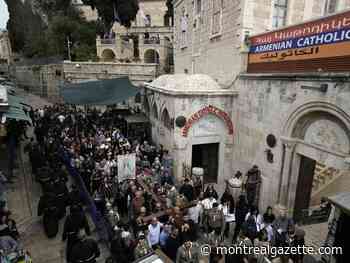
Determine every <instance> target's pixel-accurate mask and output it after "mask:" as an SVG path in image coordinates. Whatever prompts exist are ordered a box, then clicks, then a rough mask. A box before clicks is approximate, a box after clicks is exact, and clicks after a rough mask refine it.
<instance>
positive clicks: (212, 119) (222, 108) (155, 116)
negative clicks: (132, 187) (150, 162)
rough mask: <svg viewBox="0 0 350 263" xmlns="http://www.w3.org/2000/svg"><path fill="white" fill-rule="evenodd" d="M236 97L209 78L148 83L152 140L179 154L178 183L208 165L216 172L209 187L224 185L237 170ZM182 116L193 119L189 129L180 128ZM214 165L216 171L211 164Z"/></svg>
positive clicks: (186, 77)
mask: <svg viewBox="0 0 350 263" xmlns="http://www.w3.org/2000/svg"><path fill="white" fill-rule="evenodd" d="M235 96H237V93H236V92H235V91H233V90H226V89H222V88H221V87H220V86H219V85H218V84H217V83H216V82H215V81H214V80H213V79H212V78H210V77H209V76H207V75H186V74H179V75H162V76H160V77H159V78H157V79H156V80H154V81H153V82H151V83H147V84H146V86H145V100H144V102H143V106H144V107H143V108H144V110H145V113H146V114H147V115H148V116H149V117H150V121H151V124H152V138H153V139H154V142H155V143H156V144H158V145H159V144H162V145H163V146H164V148H165V149H168V150H169V152H171V154H172V155H173V157H174V173H175V175H176V178H177V179H178V180H182V177H183V176H184V175H186V171H185V170H186V168H188V169H189V168H190V167H198V166H199V165H200V164H202V165H204V166H202V165H201V167H203V168H205V169H209V170H210V169H211V168H214V169H211V171H210V172H208V174H210V175H211V177H210V178H206V182H207V183H208V182H211V183H218V184H219V185H224V179H225V178H228V177H229V176H230V174H231V171H232V167H231V164H232V153H233V140H234V134H233V129H234V128H233V123H232V121H231V120H232V117H233V116H232V112H231V109H232V107H233V101H234V97H235ZM182 116H183V117H186V118H188V117H189V116H190V117H191V120H192V122H191V124H188V125H187V126H186V127H184V128H181V127H179V126H178V125H176V124H175V123H176V122H178V120H177V119H179V117H180V118H181V117H182ZM199 155H201V156H199ZM196 157H197V158H196ZM209 162H213V163H215V165H214V167H208V166H205V165H206V164H207V163H209ZM189 171H190V170H189Z"/></svg>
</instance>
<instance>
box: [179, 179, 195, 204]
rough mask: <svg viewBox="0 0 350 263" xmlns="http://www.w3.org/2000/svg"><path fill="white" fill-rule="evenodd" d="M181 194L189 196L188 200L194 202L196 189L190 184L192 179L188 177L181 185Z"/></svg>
mask: <svg viewBox="0 0 350 263" xmlns="http://www.w3.org/2000/svg"><path fill="white" fill-rule="evenodd" d="M179 193H180V194H182V195H184V196H185V197H186V198H187V201H188V202H192V201H193V199H194V190H193V186H192V185H191V184H190V180H188V179H187V178H186V179H185V181H184V184H183V185H182V186H181V188H180V191H179Z"/></svg>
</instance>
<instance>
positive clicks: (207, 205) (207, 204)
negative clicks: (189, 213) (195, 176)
mask: <svg viewBox="0 0 350 263" xmlns="http://www.w3.org/2000/svg"><path fill="white" fill-rule="evenodd" d="M214 203H216V199H215V198H212V199H210V198H206V199H204V200H203V201H202V205H203V208H204V209H212V208H213V204H214Z"/></svg>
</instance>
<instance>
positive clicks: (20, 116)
mask: <svg viewBox="0 0 350 263" xmlns="http://www.w3.org/2000/svg"><path fill="white" fill-rule="evenodd" d="M23 101H24V99H23V98H21V97H17V96H13V95H10V94H9V95H8V103H9V108H8V109H7V111H5V112H3V115H5V116H6V118H9V119H16V120H24V121H29V122H30V123H32V120H31V119H30V117H29V116H28V115H27V114H26V113H25V112H24V110H23V106H24V105H27V104H25V103H24V102H23Z"/></svg>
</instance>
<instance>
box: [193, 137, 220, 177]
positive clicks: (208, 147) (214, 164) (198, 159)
mask: <svg viewBox="0 0 350 263" xmlns="http://www.w3.org/2000/svg"><path fill="white" fill-rule="evenodd" d="M218 165H219V143H210V144H197V145H192V167H201V168H203V169H204V177H203V181H204V184H209V183H217V182H218Z"/></svg>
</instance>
